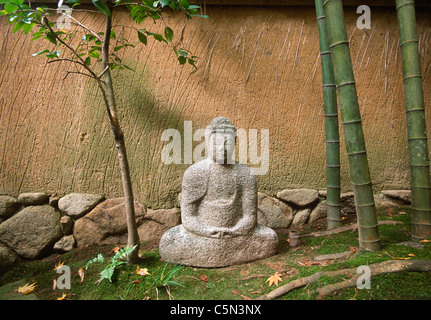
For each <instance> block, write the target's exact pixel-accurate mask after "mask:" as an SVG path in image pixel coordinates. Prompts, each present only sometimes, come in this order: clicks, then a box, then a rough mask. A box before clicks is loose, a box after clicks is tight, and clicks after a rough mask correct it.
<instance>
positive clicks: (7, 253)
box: [0, 243, 18, 274]
mask: <svg viewBox="0 0 431 320" xmlns="http://www.w3.org/2000/svg"><path fill="white" fill-rule="evenodd" d="M17 259H18V256H17V255H16V253H15V252H13V251H12V250H10V249H9V248H8V247H6V246H4V245H2V244H1V243H0V274H1V273H4V272H6V271H8V270H10V269H12V267H13V266H14V264H15V262H16V261H17Z"/></svg>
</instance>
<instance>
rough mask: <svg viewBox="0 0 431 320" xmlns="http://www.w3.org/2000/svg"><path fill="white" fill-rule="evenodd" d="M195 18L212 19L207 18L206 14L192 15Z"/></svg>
mask: <svg viewBox="0 0 431 320" xmlns="http://www.w3.org/2000/svg"><path fill="white" fill-rule="evenodd" d="M190 15H191V16H193V17H199V18H204V19H209V18H210V17H209V16H207V15H206V14H190Z"/></svg>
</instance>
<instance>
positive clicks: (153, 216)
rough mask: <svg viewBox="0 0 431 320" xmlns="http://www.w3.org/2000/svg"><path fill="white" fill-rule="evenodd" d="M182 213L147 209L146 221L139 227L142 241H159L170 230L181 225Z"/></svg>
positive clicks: (175, 209) (172, 210) (176, 210)
mask: <svg viewBox="0 0 431 320" xmlns="http://www.w3.org/2000/svg"><path fill="white" fill-rule="evenodd" d="M180 220H181V211H180V209H179V208H172V209H158V210H152V209H147V213H146V214H145V219H144V220H143V221H142V223H141V224H140V225H139V227H138V234H139V239H140V240H141V241H157V242H158V241H159V240H160V238H161V237H162V235H163V234H164V233H165V232H166V231H167V230H168V229H170V228H172V227H175V226H177V225H179V224H180Z"/></svg>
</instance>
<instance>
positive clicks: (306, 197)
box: [277, 189, 319, 207]
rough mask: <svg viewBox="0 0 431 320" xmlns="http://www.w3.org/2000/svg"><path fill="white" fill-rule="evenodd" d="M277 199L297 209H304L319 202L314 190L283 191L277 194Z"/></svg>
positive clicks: (317, 194)
mask: <svg viewBox="0 0 431 320" xmlns="http://www.w3.org/2000/svg"><path fill="white" fill-rule="evenodd" d="M277 198H279V199H281V200H283V201H285V202H287V203H289V204H293V205H294V206H297V207H306V206H308V205H311V204H313V203H315V202H317V201H318V200H319V193H318V192H317V190H314V189H285V190H282V191H280V192H278V193H277Z"/></svg>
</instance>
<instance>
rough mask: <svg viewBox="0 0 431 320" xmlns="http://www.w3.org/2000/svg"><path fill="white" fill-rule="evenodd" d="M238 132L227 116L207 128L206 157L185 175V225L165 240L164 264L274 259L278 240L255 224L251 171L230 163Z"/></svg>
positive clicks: (206, 264) (200, 264) (220, 264)
mask: <svg viewBox="0 0 431 320" xmlns="http://www.w3.org/2000/svg"><path fill="white" fill-rule="evenodd" d="M235 140H236V129H235V127H234V126H233V124H232V123H231V122H230V121H229V120H228V119H226V118H224V117H217V118H215V119H214V120H212V121H211V123H210V124H209V125H208V126H207V127H206V128H205V142H206V148H207V154H208V158H206V159H205V160H202V161H200V162H197V163H195V164H194V165H192V166H190V167H189V168H188V169H187V170H186V172H185V173H184V176H183V182H182V197H181V220H182V224H181V225H179V226H176V227H174V228H171V229H169V230H168V231H167V232H166V233H165V234H164V235H163V236H162V238H161V240H160V245H159V251H160V255H161V257H162V259H163V260H165V261H168V262H172V263H177V264H182V265H188V266H195V267H224V266H229V265H235V264H241V263H246V262H250V261H254V260H258V259H262V258H265V257H269V256H271V255H273V254H275V252H276V250H277V244H278V237H277V234H276V233H275V232H274V231H273V230H272V229H270V228H268V227H265V226H261V225H258V224H257V185H256V177H255V175H254V174H253V172H252V169H251V168H249V167H248V166H246V165H244V164H240V163H236V162H235V161H234V160H232V154H233V152H234V149H235Z"/></svg>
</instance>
